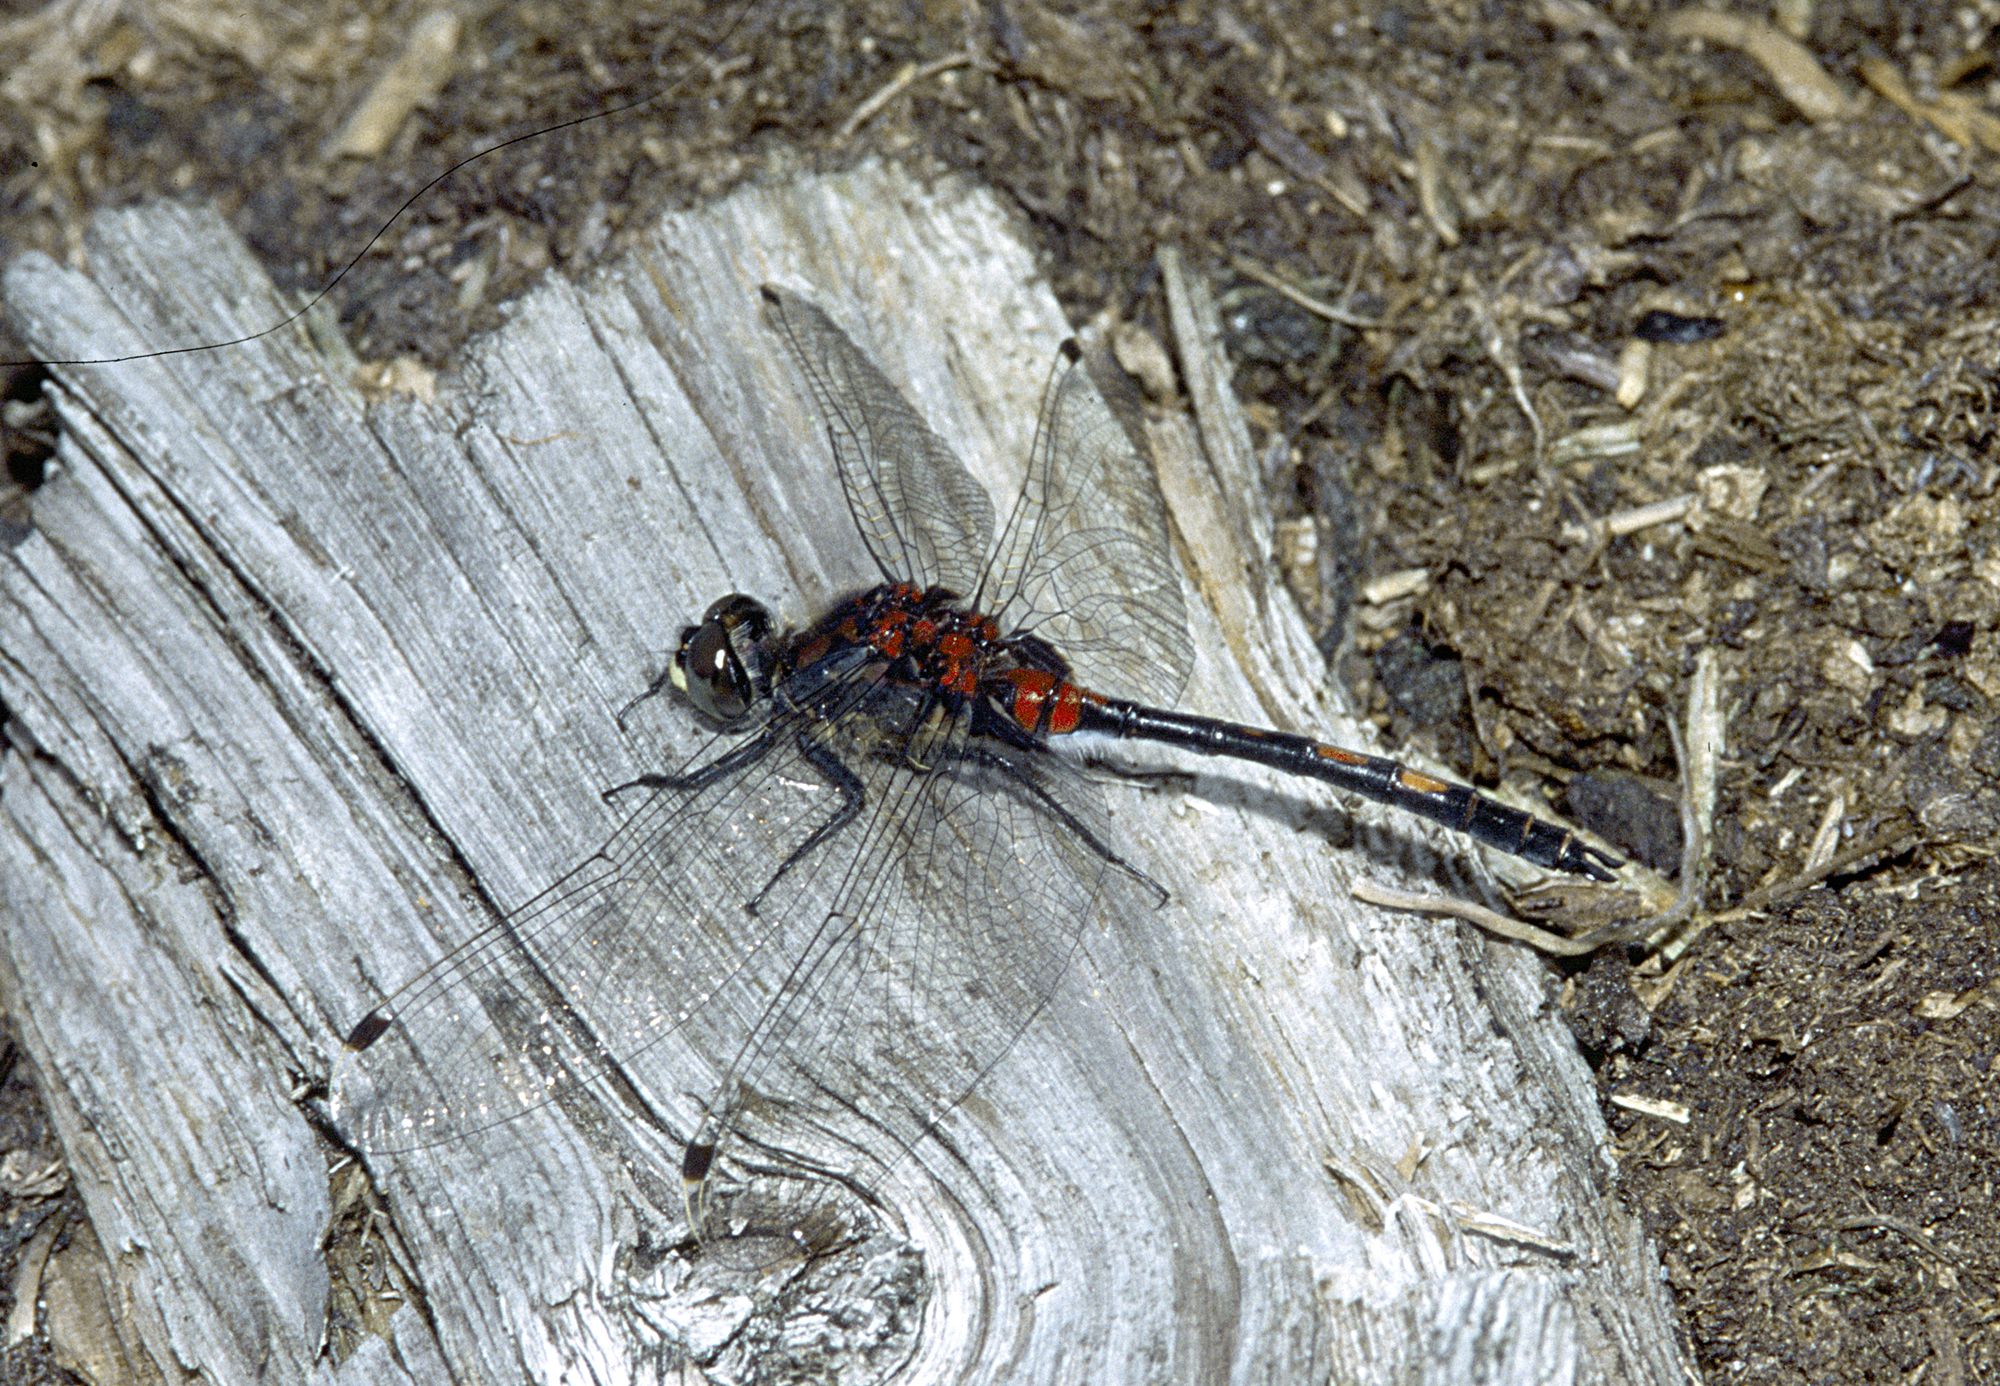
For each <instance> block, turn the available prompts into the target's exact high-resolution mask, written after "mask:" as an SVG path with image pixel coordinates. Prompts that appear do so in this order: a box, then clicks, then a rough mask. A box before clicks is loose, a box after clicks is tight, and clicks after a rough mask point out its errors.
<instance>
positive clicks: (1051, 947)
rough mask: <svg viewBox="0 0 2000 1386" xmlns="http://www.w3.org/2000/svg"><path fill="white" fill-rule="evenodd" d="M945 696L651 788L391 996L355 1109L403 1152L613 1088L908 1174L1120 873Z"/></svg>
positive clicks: (1074, 805) (758, 745)
mask: <svg viewBox="0 0 2000 1386" xmlns="http://www.w3.org/2000/svg"><path fill="white" fill-rule="evenodd" d="M815 692H816V693H819V694H827V686H826V685H817V686H816V687H815ZM835 704H838V705H837V706H836V705H835ZM928 711H929V705H928V704H927V703H926V702H925V701H924V700H923V699H922V698H921V696H919V695H918V694H917V693H916V692H915V691H914V690H912V689H910V688H909V687H908V686H898V685H889V684H884V683H879V682H869V681H867V680H866V679H864V678H862V677H859V676H857V677H855V678H852V679H850V680H848V681H847V683H845V684H838V683H836V684H834V685H832V694H831V695H829V696H823V697H821V698H820V699H819V700H818V701H817V703H816V709H815V713H813V714H808V713H805V712H799V711H794V712H793V713H791V714H790V715H788V716H785V717H781V718H778V719H774V720H773V722H772V723H771V724H770V725H769V726H767V727H766V728H765V729H764V731H763V732H761V733H759V734H758V735H757V736H754V737H752V738H750V739H748V740H746V741H743V742H740V743H738V745H737V746H736V747H735V748H733V749H732V750H731V751H729V752H728V753H726V754H725V755H724V756H723V757H722V758H721V759H720V760H718V761H716V762H712V763H711V766H710V769H713V770H716V773H713V774H709V775H707V776H706V777H705V778H704V772H696V774H695V775H693V776H691V777H689V778H688V780H687V781H686V782H685V785H684V787H678V788H672V789H662V790H658V791H656V792H654V793H652V794H651V795H650V796H649V797H648V798H647V799H646V801H645V802H644V804H643V805H642V806H641V807H640V808H639V810H638V811H637V812H636V813H634V815H633V816H632V818H631V819H630V820H628V821H627V822H626V823H625V824H624V825H623V826H622V827H621V828H620V829H619V830H618V832H617V833H615V834H614V835H613V836H612V837H611V839H610V840H609V841H608V842H606V844H605V845H604V847H603V849H602V850H600V851H599V852H597V853H595V854H594V855H593V856H591V857H590V858H589V859H588V860H586V861H585V862H584V863H583V864H582V865H581V866H579V867H578V868H577V869H576V870H575V871H572V872H571V873H570V874H569V875H567V876H565V877H564V878H563V879H562V880H561V881H560V882H558V883H557V884H556V885H555V886H554V887H552V888H551V889H550V890H548V891H547V892H545V893H544V894H542V895H541V896H539V897H537V898H536V899H534V900H532V901H530V902H528V903H527V904H526V905H524V906H523V907H521V908H520V909H518V910H516V911H514V912H513V913H511V914H509V915H508V916H507V917H506V918H505V919H503V920H501V921H498V922H496V924H495V925H494V926H493V927H492V928H490V929H488V930H486V931H484V932H483V933H481V934H480V935H479V936H477V937H476V938H474V939H473V940H471V941H470V942H468V943H467V944H466V945H465V946H464V947H462V948H460V949H458V950H456V951H455V952H453V953H452V954H450V955H448V956H447V957H445V958H444V959H442V960H440V961H439V962H438V963H437V964H435V965H434V966H433V967H431V968H430V969H428V970H426V971H425V972H424V973H423V974H422V975H420V976H419V977H418V978H417V979H416V980H415V981H413V982H412V983H411V984H410V985H408V986H406V987H404V988H403V989H402V990H400V991H399V992H397V993H396V994H395V996H393V997H392V998H391V999H390V1000H389V1001H387V1002H385V1003H384V1005H383V1006H381V1007H378V1008H377V1009H376V1011H374V1012H371V1014H370V1016H369V1018H368V1019H366V1020H364V1021H363V1023H362V1025H361V1026H358V1027H357V1034H358V1035H361V1036H362V1037H363V1038H364V1039H365V1040H366V1041H367V1042H366V1044H365V1047H363V1048H361V1049H360V1050H359V1051H358V1052H349V1053H347V1054H345V1055H344V1056H343V1061H342V1064H341V1066H340V1067H339V1068H337V1069H336V1073H335V1077H334V1083H333V1091H332V1095H331V1098H330V1101H329V1104H328V1105H329V1111H330V1113H331V1115H332V1116H333V1117H334V1119H335V1121H336V1122H337V1123H338V1124H339V1125H340V1126H341V1127H342V1128H343V1130H345V1131H347V1132H348V1133H349V1134H350V1135H351V1136H352V1138H353V1139H354V1140H355V1141H356V1143H357V1144H358V1145H359V1146H360V1147H361V1148H362V1149H364V1150H367V1151H370V1152H381V1153H393V1152H399V1151H406V1150H411V1149H419V1148H424V1147H428V1146H434V1145H438V1144H442V1143H446V1142H449V1141H453V1140H457V1139H460V1138H462V1137H464V1136H467V1135H469V1134H472V1133H474V1132H477V1131H480V1130H482V1129H485V1128H489V1127H492V1126H496V1125H499V1124H501V1123H503V1122H506V1121H508V1120H509V1119H511V1118H513V1117H515V1116H518V1115H519V1114H520V1113H522V1112H524V1111H526V1110H528V1109H530V1108H534V1107H538V1106H541V1105H543V1104H545V1103H549V1102H552V1101H558V1100H562V1101H568V1100H570V1099H571V1098H572V1097H573V1096H577V1095H580V1094H582V1093H583V1092H584V1091H585V1090H586V1089H588V1090H590V1091H592V1092H607V1091H609V1090H611V1089H613V1088H619V1089H624V1090H626V1091H628V1092H629V1093H632V1094H636V1095H637V1096H638V1097H639V1098H640V1099H642V1100H643V1101H644V1102H645V1103H646V1104H647V1105H648V1106H649V1107H650V1108H651V1109H652V1110H653V1111H655V1112H656V1113H657V1114H659V1115H660V1116H661V1117H662V1118H664V1119H666V1120H667V1121H668V1122H669V1123H670V1124H671V1125H672V1126H673V1128H674V1129H676V1130H677V1131H678V1132H682V1133H686V1132H693V1133H694V1134H693V1136H692V1138H691V1139H692V1141H694V1142H699V1143H707V1144H710V1145H713V1146H716V1147H717V1148H718V1149H726V1148H728V1147H730V1146H732V1145H733V1144H734V1143H735V1142H737V1141H739V1140H746V1141H748V1142H749V1143H751V1144H753V1145H754V1146H755V1147H757V1148H759V1149H761V1150H763V1151H765V1152H766V1153H777V1154H780V1155H781V1156H783V1157H785V1158H789V1159H792V1160H795V1161H796V1162H797V1163H798V1164H800V1165H802V1166H804V1167H806V1168H813V1169H821V1170H834V1171H840V1172H855V1173H858V1172H860V1171H861V1170H863V1169H864V1168H875V1169H881V1168H886V1167H887V1166H888V1165H890V1164H892V1163H894V1161H895V1160H896V1159H897V1158H899V1157H900V1156H901V1155H902V1153H903V1152H904V1151H906V1150H907V1149H908V1148H909V1147H910V1146H911V1145H912V1144H914V1143H915V1142H916V1141H917V1140H918V1139H919V1138H921V1137H922V1136H923V1135H924V1134H925V1132H926V1131H928V1130H929V1129H930V1127H931V1126H932V1125H933V1124H934V1123H935V1122H936V1121H937V1120H938V1118H939V1117H940V1116H942V1115H943V1114H944V1113H945V1112H947V1111H949V1110H950V1109H951V1108H952V1107H953V1106H954V1105H956V1104H957V1103H958V1102H959V1101H960V1099H962V1098H963V1097H964V1095H965V1094H966V1092H967V1091H969V1090H970V1089H971V1088H972V1086H973V1085H974V1084H975V1083H976V1082H977V1081H978V1080H979V1078H980V1077H981V1076H982V1075H983V1074H984V1073H986V1072H987V1070H989V1069H990V1068H991V1067H992V1066H993V1065H994V1064H995V1063H997V1062H998V1061H999V1060H1000V1058H1001V1057H1002V1056H1003V1055H1004V1054H1005V1053H1006V1052H1007V1050H1008V1049H1009V1048H1010V1047H1011V1046H1012V1045H1013V1043H1014V1042H1015V1040H1016V1038H1017V1037H1018V1036H1019V1035H1020V1033H1021V1031H1022V1029H1023V1028H1024V1027H1025V1026H1026V1025H1027V1024H1028V1023H1029V1021H1030V1020H1032V1019H1033V1017H1034V1016H1035V1014H1036V1013H1037V1012H1038V1011H1039V1010H1040V1009H1041V1008H1042V1007H1043V1005H1044V1004H1045V1003H1046V1002H1047V1000H1048V998H1049V996H1050V994H1051V993H1052V992H1053V990H1054V988H1055V986H1056V984H1057V982H1058V980H1059V979H1060V977H1061V975H1062V971H1063V968H1064V966H1065V965H1066V963H1067V962H1068V960H1069V957H1070V954H1071V953H1072V951H1073V950H1074V948H1075V945H1076V939H1077V936H1078V932H1079V931H1080V930H1081V928H1082V927H1083V924H1084V922H1085V921H1086V920H1087V919H1089V918H1090V917H1091V916H1092V912H1093V910H1094V909H1095V908H1096V907H1097V906H1098V904H1099V903H1100V901H1101V898H1102V895H1103V892H1104V891H1105V890H1106V889H1108V888H1111V887H1112V885H1113V883H1114V882H1119V881H1124V880H1126V879H1127V878H1126V876H1125V874H1124V873H1123V872H1122V871H1121V870H1120V868H1118V867H1117V866H1115V865H1113V859H1112V858H1111V857H1110V856H1109V854H1108V850H1107V849H1106V848H1105V847H1104V845H1103V844H1104V843H1105V842H1106V840H1107V838H1106V835H1105V833H1104V831H1103V825H1102V809H1101V806H1100V804H1099V803H1098V801H1097V798H1096V795H1095V790H1094V789H1093V788H1092V787H1091V786H1090V785H1089V784H1088V783H1087V782H1085V781H1084V780H1083V779H1082V778H1081V777H1080V776H1078V775H1076V774H1075V772H1073V771H1071V770H1070V769H1069V767H1067V766H1066V765H1065V764H1064V763H1063V762H1061V761H1059V760H1057V759H1056V758H1054V757H1051V756H1047V755H1045V754H1035V753H1029V752H1022V751H1018V750H1014V749H1012V748H1007V747H999V748H995V747H992V746H990V745H989V744H988V743H986V742H985V741H983V740H977V739H972V738H969V737H967V736H966V735H965V734H964V727H963V725H962V724H959V723H950V722H941V721H939V720H938V719H936V718H934V717H930V716H928V715H927V713H928ZM822 713H823V714H826V715H825V716H821V715H818V714H822ZM912 728H914V729H915V730H914V731H912V730H910V729H912ZM829 755H831V756H832V757H834V758H835V759H834V762H833V763H834V764H835V765H836V766H837V768H836V769H834V770H832V771H829V769H828V765H829V761H828V756H829ZM843 772H844V773H845V775H846V777H847V783H846V784H845V785H844V786H843V784H842V783H841V780H842V777H843ZM857 790H858V797H857V796H856V791H857ZM850 806H852V807H851V808H850ZM830 828H831V829H832V830H831V831H829V829H830ZM370 1031H372V1032H373V1033H372V1034H369V1033H368V1032H370Z"/></svg>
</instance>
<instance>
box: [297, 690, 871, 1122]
mask: <svg viewBox="0 0 2000 1386" xmlns="http://www.w3.org/2000/svg"><path fill="white" fill-rule="evenodd" d="M804 721H805V719H803V718H801V717H799V716H797V715H796V714H795V715H793V716H792V717H790V718H787V719H781V720H780V721H779V722H777V723H774V724H773V725H772V726H770V727H769V728H767V729H766V730H765V732H764V733H762V735H767V736H769V737H770V738H771V742H770V749H769V750H768V751H767V752H766V753H765V754H764V755H762V756H761V758H755V759H748V758H747V753H746V752H745V750H744V747H745V746H747V745H749V744H750V743H748V742H746V743H743V744H741V745H739V746H738V748H737V749H736V750H735V751H734V752H732V753H731V754H732V755H735V756H737V757H739V759H743V760H745V763H743V764H741V765H740V767H739V768H738V769H737V770H736V771H735V773H726V774H718V775H715V776H714V777H713V778H711V779H709V780H707V781H706V782H703V783H699V784H692V783H691V784H689V785H688V786H687V787H682V788H669V789H658V790H654V791H650V792H649V793H648V794H647V797H646V798H645V799H644V801H643V802H642V803H641V805H640V807H639V808H638V809H637V810H636V811H635V812H634V813H633V814H632V816H631V817H630V818H629V819H627V820H626V822H625V823H624V825H623V826H621V827H620V828H619V829H618V831H617V832H616V833H615V834H614V835H613V836H612V837H611V838H610V840H609V841H607V842H606V843H605V844H604V846H603V847H602V848H601V849H600V850H599V851H598V852H596V853H595V854H593V855H592V856H591V857H590V858H588V859H587V860H585V861H584V862H583V863H582V864H581V865H579V866H578V867H577V868H576V869H575V870H573V871H572V872H570V873H569V874H568V875H566V876H564V877H563V878H562V879H561V880H560V881H558V882H557V883H556V884H555V885H554V886H552V887H551V888H550V889H549V890H547V891H545V892H544V893H543V894H541V895H539V896H537V897H536V898H535V899H533V900H530V901H529V902H528V903H527V904H525V905H523V906H521V907H520V908H519V909H517V910H515V911H513V912H511V913H510V914H508V915H507V916H506V917H505V918H503V919H500V920H497V921H495V922H494V924H492V925H491V926H490V927H489V928H487V929H486V930H484V931H483V932H481V933H480V934H479V935H477V936H476V937H474V938H473V939H471V940H469V941H468V942H467V943H465V944H464V945H463V946H461V947H459V948H457V949H456V950H454V951H453V952H452V953H450V954H448V955H447V956H445V957H444V958H443V959H441V960H440V961H439V962H437V963H436V964H434V965H433V966H432V967H431V968H429V969H427V970H426V971H425V972H424V973H423V974H421V975H420V976H419V977H417V978H416V979H415V980H413V981H412V982H411V983H410V984H409V985H407V986H405V987H403V988H402V989H401V990H399V991H398V992H397V993H395V994H394V995H393V996H392V997H390V998H389V1000H388V1001H386V1002H385V1003H384V1004H383V1005H382V1006H381V1007H378V1008H377V1009H376V1011H374V1012H371V1014H370V1017H369V1018H368V1019H367V1020H364V1022H363V1023H362V1025H361V1026H358V1027H357V1035H356V1038H362V1039H366V1038H369V1036H368V1034H367V1032H368V1031H369V1030H371V1029H372V1030H375V1031H378V1032H379V1033H378V1034H377V1035H375V1036H374V1037H373V1038H372V1042H369V1043H368V1044H367V1045H366V1047H365V1048H362V1049H360V1050H359V1052H350V1053H348V1054H346V1055H344V1056H343V1063H342V1065H341V1067H340V1068H339V1069H337V1070H336V1081H335V1084H334V1090H333V1093H332V1098H331V1101H330V1104H329V1107H330V1111H331V1113H332V1115H333V1116H334V1118H335V1120H336V1121H337V1122H339V1123H340V1124H341V1125H342V1126H343V1128H345V1129H348V1130H349V1131H350V1133H351V1134H352V1135H353V1136H354V1138H355V1140H356V1142H357V1144H359V1145H360V1146H361V1148H363V1149H364V1150H368V1151H372V1152H394V1151H402V1150H410V1149H417V1148H422V1147H426V1146H431V1145H436V1144H440V1143H443V1142H446V1141H450V1140H455V1139H458V1138H460V1137H463V1136H466V1135H469V1134H471V1133H473V1132H476V1131H480V1130H483V1129H485V1128H488V1127H492V1126H496V1125H498V1124H500V1123H502V1122H505V1121H507V1120H509V1119H510V1118H512V1117H515V1116H518V1115H519V1114H520V1113H522V1112H523V1111H526V1110H529V1109H531V1108H534V1107H538V1106H541V1105H543V1104H544V1103H547V1102H549V1101H551V1100H553V1099H555V1098H557V1097H563V1096H567V1095H569V1094H571V1093H573V1092H576V1091H579V1090H581V1089H582V1088H584V1087H586V1086H588V1085H590V1084H591V1083H593V1082H594V1081H595V1080H598V1079H606V1080H627V1079H629V1080H630V1081H632V1082H633V1083H634V1085H635V1086H636V1087H637V1088H638V1089H639V1090H640V1091H641V1092H643V1093H645V1094H646V1095H647V1096H648V1097H649V1099H652V1100H654V1101H655V1102H656V1104H657V1105H658V1106H659V1107H660V1108H661V1109H663V1110H671V1109H672V1108H673V1107H674V1105H675V1103H676V1102H677V1101H678V1100H679V1099H681V1098H682V1097H683V1096H684V1095H685V1094H687V1093H689V1092H690V1091H691V1090H692V1091H694V1092H696V1093H698V1094H701V1095H705V1093H704V1092H703V1091H702V1090H703V1089H705V1087H706V1086H708V1085H709V1084H710V1083H711V1082H712V1079H713V1075H714V1074H716V1073H719V1072H720V1071H721V1070H722V1068H723V1067H724V1066H725V1065H726V1063H727V1061H728V1059H729V1057H730V1055H732V1054H733V1053H734V1052H735V1050H736V1047H737V1045H738V1044H739V1043H740V1037H741V1035H742V1034H743V1033H744V1032H745V1029H746V1026H747V1024H748V1023H749V1021H750V1020H754V1018H755V1016H756V1015H757V1014H758V1013H759V1012H760V1011H761V1009H762V1003H761V1000H760V999H759V997H760V996H761V995H762V994H765V993H767V992H768V991H769V989H770V986H771V981H770V976H771V974H772V973H773V972H774V971H780V972H781V971H782V970H783V968H784V967H785V966H786V965H787V963H788V962H789V958H788V957H787V955H786V950H787V948H789V947H791V946H793V940H790V939H789V938H788V937H787V936H786V932H785V931H786V928H787V926H788V925H789V924H790V923H792V919H791V917H790V915H788V914H787V913H786V912H784V911H770V912H760V911H758V910H756V909H753V908H752V902H754V901H755V899H756V897H757V896H758V894H759V892H760V891H762V890H763V888H764V887H765V885H766V884H767V883H768V882H769V880H770V878H771V876H772V874H773V873H774V872H775V871H776V870H777V866H778V864H779V863H781V862H783V861H785V860H787V859H788V858H789V857H790V856H791V854H792V853H793V852H794V851H795V850H796V849H797V848H798V847H799V845H800V844H801V843H803V842H805V841H806V840H807V839H808V838H809V837H810V836H811V835H812V833H813V832H814V831H815V830H816V829H817V828H819V827H821V826H822V825H824V824H826V823H827V822H829V821H830V820H831V819H832V818H833V817H834V815H836V814H837V813H838V812H839V811H840V807H841V802H842V796H841V795H840V793H839V792H838V791H837V790H836V789H835V788H834V787H832V786H830V785H829V784H828V783H827V782H826V781H825V779H824V778H823V777H822V776H820V775H819V774H818V773H817V772H816V771H815V770H814V768H813V767H812V765H810V764H809V763H808V762H807V761H806V760H805V758H804V757H803V756H802V755H801V754H800V750H799V746H798V741H797V735H796V728H797V727H798V726H799V725H800V724H802V723H803V722H804ZM753 740H754V738H753ZM789 898H792V899H794V900H798V901H801V902H805V903H807V904H809V901H808V899H807V893H806V892H803V891H800V892H796V893H795V894H794V895H793V896H792V897H789ZM745 1016H747V1017H748V1018H749V1019H748V1020H746V1019H743V1017H745ZM670 1038H671V1039H672V1040H674V1043H672V1044H663V1041H667V1040H669V1039H670ZM704 1065H706V1067H707V1070H708V1076H707V1077H704V1076H703V1067H704ZM692 1124H693V1119H692V1116H689V1117H688V1118H687V1126H688V1127H691V1126H692Z"/></svg>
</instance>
